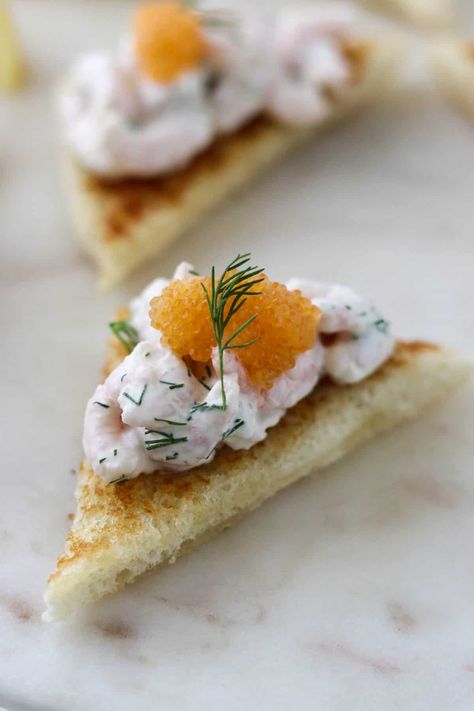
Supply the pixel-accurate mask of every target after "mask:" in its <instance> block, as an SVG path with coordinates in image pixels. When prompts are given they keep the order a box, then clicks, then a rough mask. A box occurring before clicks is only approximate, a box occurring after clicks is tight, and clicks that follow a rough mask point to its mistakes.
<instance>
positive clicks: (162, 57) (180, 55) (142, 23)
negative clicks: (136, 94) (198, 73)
mask: <svg viewBox="0 0 474 711" xmlns="http://www.w3.org/2000/svg"><path fill="white" fill-rule="evenodd" d="M133 33H134V37H135V53H136V56H137V59H138V62H139V65H140V67H141V69H142V71H143V72H144V74H146V75H147V76H148V77H150V78H151V79H153V80H154V81H157V82H162V83H165V84H166V83H170V82H172V81H174V79H176V77H177V76H179V75H180V74H181V73H182V72H184V71H186V70H189V69H193V68H194V67H196V66H197V65H198V64H199V62H200V61H201V59H202V57H203V55H204V40H203V36H202V33H201V28H200V25H199V19H198V17H197V16H196V15H195V14H194V13H193V12H191V11H190V10H188V9H187V8H186V7H184V6H183V5H180V4H179V3H178V2H172V1H171V2H168V1H165V2H154V3H147V4H145V5H141V6H140V7H139V8H138V9H137V11H136V14H135V20H134V25H133Z"/></svg>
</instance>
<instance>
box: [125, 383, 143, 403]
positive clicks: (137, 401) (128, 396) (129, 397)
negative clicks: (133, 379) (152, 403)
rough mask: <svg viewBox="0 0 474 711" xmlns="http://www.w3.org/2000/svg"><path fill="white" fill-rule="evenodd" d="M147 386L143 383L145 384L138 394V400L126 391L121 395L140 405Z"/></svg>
mask: <svg viewBox="0 0 474 711" xmlns="http://www.w3.org/2000/svg"><path fill="white" fill-rule="evenodd" d="M147 387H148V385H147V384H145V385H144V386H143V390H142V392H141V395H140V397H139V398H138V400H135V398H133V397H132V396H131V395H129V394H128V393H123V396H124V397H126V398H127V399H128V400H130V401H131V402H133V404H134V405H141V404H142V402H143V396H144V395H145V393H146V389H147Z"/></svg>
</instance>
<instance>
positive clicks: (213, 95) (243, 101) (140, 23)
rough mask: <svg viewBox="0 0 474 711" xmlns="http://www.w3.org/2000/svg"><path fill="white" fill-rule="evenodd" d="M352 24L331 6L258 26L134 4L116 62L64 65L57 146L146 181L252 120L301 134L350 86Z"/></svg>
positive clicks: (345, 11)
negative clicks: (270, 120)
mask: <svg viewBox="0 0 474 711" xmlns="http://www.w3.org/2000/svg"><path fill="white" fill-rule="evenodd" d="M354 23H355V17H354V11H353V10H352V9H351V8H349V7H348V6H346V5H342V4H341V5H338V4H333V5H331V6H329V5H321V6H320V5H318V4H311V5H307V6H303V7H298V8H289V9H285V10H282V11H278V12H273V13H272V14H271V15H269V16H261V15H257V14H254V13H252V12H249V11H247V12H242V11H241V10H236V11H235V12H232V13H231V12H225V11H213V10H207V11H206V10H205V9H203V10H201V11H198V10H196V9H194V10H193V9H191V8H189V7H186V6H185V5H184V4H179V3H178V2H172V1H171V2H168V1H165V2H155V3H151V4H146V5H143V6H139V7H138V9H137V12H136V16H135V21H134V24H133V27H132V28H131V31H130V33H129V35H128V36H127V37H125V38H124V39H123V41H122V42H121V43H120V46H119V47H118V49H117V50H116V51H115V52H113V53H112V52H105V51H96V52H90V53H87V54H85V55H83V56H82V57H80V58H79V59H78V61H77V62H76V63H75V64H74V66H73V67H72V69H71V71H70V74H69V77H68V80H67V81H66V83H65V86H64V89H63V91H62V94H61V100H60V113H61V118H62V124H63V133H64V138H65V141H66V143H67V145H68V146H69V148H70V149H71V151H72V152H73V154H74V155H75V156H76V157H77V159H78V160H79V162H80V163H81V164H82V165H84V166H85V167H86V168H87V169H88V170H90V171H91V172H93V173H96V174H98V175H102V176H105V177H112V178H114V177H115V178H117V177H122V176H138V177H147V176H151V175H160V174H164V173H167V172H170V171H174V170H177V169H179V168H181V167H183V166H185V165H186V164H187V163H189V162H190V160H191V159H192V158H193V157H194V156H196V155H197V154H198V153H199V152H201V151H203V150H204V149H205V148H206V147H208V146H209V145H210V144H211V143H212V142H213V141H214V140H215V139H216V138H217V137H219V136H222V135H225V134H229V133H232V132H234V131H236V130H238V129H239V128H240V127H242V126H243V125H245V124H246V123H248V122H249V121H251V120H252V119H254V118H255V117H257V116H258V115H261V114H265V115H266V116H269V117H271V118H273V119H275V120H277V121H280V122H283V123H287V124H291V125H299V126H301V125H303V126H304V125H311V124H313V123H315V122H316V121H318V120H320V119H322V118H324V117H325V116H326V115H327V114H328V113H329V112H330V111H331V110H332V106H333V103H334V101H335V100H337V97H338V95H339V94H340V93H341V92H343V91H344V90H346V89H348V88H349V87H350V86H351V85H352V83H353V82H354V81H355V80H356V73H357V72H356V69H355V67H354V60H353V57H351V53H350V52H349V51H348V48H349V46H350V43H351V31H353V28H354Z"/></svg>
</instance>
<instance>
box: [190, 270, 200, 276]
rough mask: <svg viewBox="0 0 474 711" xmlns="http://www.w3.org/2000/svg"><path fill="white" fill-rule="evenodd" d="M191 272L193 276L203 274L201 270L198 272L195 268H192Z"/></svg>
mask: <svg viewBox="0 0 474 711" xmlns="http://www.w3.org/2000/svg"><path fill="white" fill-rule="evenodd" d="M189 273H190V274H192V275H193V276H201V275H200V274H199V272H197V271H196V270H195V269H190V270H189Z"/></svg>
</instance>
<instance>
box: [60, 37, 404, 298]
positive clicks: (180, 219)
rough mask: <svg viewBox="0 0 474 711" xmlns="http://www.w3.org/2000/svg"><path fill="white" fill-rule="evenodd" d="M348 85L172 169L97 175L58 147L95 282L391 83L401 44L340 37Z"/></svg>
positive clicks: (134, 262) (116, 278)
mask: <svg viewBox="0 0 474 711" xmlns="http://www.w3.org/2000/svg"><path fill="white" fill-rule="evenodd" d="M345 52H346V55H347V57H348V58H349V59H350V62H351V65H352V67H353V81H352V85H351V87H349V88H348V89H345V90H344V91H343V92H342V93H341V95H335V94H331V96H330V98H331V100H332V103H333V113H332V114H331V115H330V116H329V117H327V118H325V119H324V120H322V121H321V123H320V124H319V125H317V126H313V127H311V128H291V127H288V126H283V125H281V124H277V123H276V122H274V121H272V120H271V119H269V118H266V117H264V116H259V117H258V118H256V119H255V120H254V121H252V122H251V123H249V124H248V125H246V126H244V127H243V128H242V129H240V130H239V131H237V132H236V133H234V134H232V135H229V136H225V137H222V138H220V139H218V140H216V141H215V142H214V144H213V145H212V146H210V147H209V148H208V149H207V150H206V151H204V152H203V153H202V154H201V155H199V156H197V157H196V158H195V159H194V160H193V162H192V163H191V164H190V165H189V166H187V167H186V168H184V169H182V170H180V171H177V172H176V173H174V174H170V175H166V176H161V177H157V178H149V179H129V180H115V181H111V180H108V181H107V180H104V179H100V178H97V177H95V176H93V175H91V174H90V173H89V172H87V171H86V170H84V169H83V168H81V167H80V166H79V165H78V164H77V162H76V161H74V160H73V159H72V158H71V156H69V155H65V157H64V158H65V160H64V175H65V180H66V187H67V193H68V197H69V202H70V206H71V215H72V218H73V222H74V225H75V229H76V232H77V234H78V236H79V237H80V239H81V240H82V242H83V244H84V246H85V248H86V250H87V251H88V252H89V254H90V256H91V257H92V258H93V260H94V261H95V262H96V263H97V265H98V267H99V271H100V275H101V284H102V286H103V287H105V288H109V287H112V286H115V285H116V284H118V283H119V282H120V281H121V280H123V278H125V277H126V276H127V275H128V274H129V273H130V272H131V271H132V270H133V269H135V268H136V267H137V266H139V265H140V264H141V263H143V262H146V261H147V260H148V259H149V258H150V257H152V256H154V255H155V254H157V253H158V252H159V250H160V249H162V248H163V247H164V246H165V245H166V244H167V243H168V242H170V241H171V239H173V238H175V237H177V236H178V235H180V234H181V233H183V232H184V231H185V230H186V229H187V228H188V227H190V226H191V225H192V224H194V223H195V222H196V221H197V220H198V219H199V218H200V217H201V215H203V214H204V213H205V212H207V211H208V210H210V209H211V208H212V207H214V206H215V205H217V204H218V203H220V202H221V201H222V200H223V199H225V198H226V197H228V196H229V195H230V194H231V193H233V192H234V191H236V190H237V189H239V188H240V187H241V186H243V185H245V184H246V183H247V182H249V181H250V180H251V179H252V178H253V177H254V176H256V175H258V174H259V173H261V172H262V171H263V169H264V168H265V167H267V166H268V165H270V164H271V163H272V162H273V161H275V160H276V159H277V158H279V157H281V156H283V155H284V154H285V153H287V152H288V151H289V150H290V149H291V148H292V147H294V146H297V145H299V144H300V143H302V142H304V141H306V140H307V139H308V138H309V137H310V136H311V135H313V134H314V133H315V131H316V130H317V129H319V128H320V127H321V126H322V125H324V124H326V123H328V121H332V120H334V119H336V118H338V117H339V116H341V115H343V114H345V113H347V112H348V111H349V110H350V109H352V108H354V107H356V106H359V105H361V104H363V103H365V102H366V101H368V100H370V99H371V98H374V97H378V96H379V95H380V93H381V91H382V90H383V89H385V88H387V87H388V86H390V85H391V84H392V80H393V78H394V74H395V68H396V66H397V65H398V61H399V58H400V55H401V48H400V46H399V45H398V44H394V43H392V42H389V41H387V40H385V41H384V42H383V43H382V42H381V43H380V44H377V43H375V42H369V41H364V42H362V41H359V42H352V43H347V44H346V45H345Z"/></svg>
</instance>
